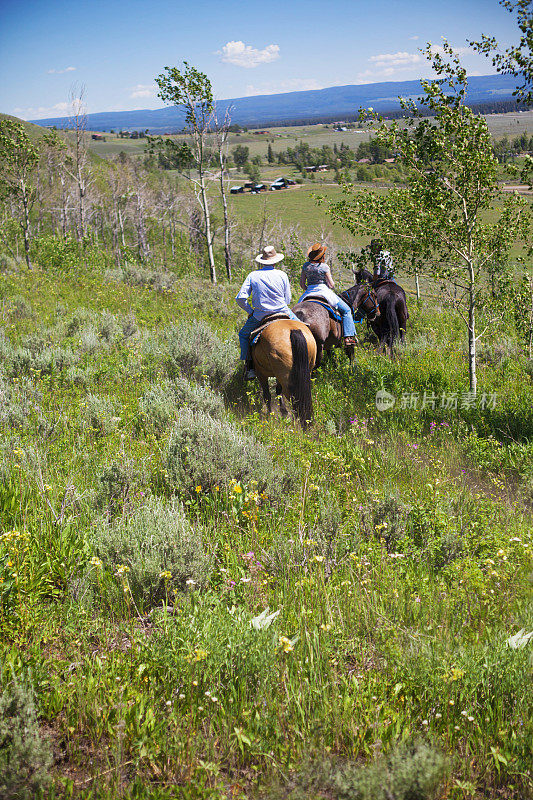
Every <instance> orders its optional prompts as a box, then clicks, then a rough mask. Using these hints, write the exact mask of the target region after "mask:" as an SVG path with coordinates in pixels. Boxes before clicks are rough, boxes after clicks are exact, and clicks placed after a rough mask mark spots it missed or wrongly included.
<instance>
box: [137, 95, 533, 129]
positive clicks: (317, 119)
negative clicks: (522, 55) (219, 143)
mask: <svg viewBox="0 0 533 800" xmlns="http://www.w3.org/2000/svg"><path fill="white" fill-rule="evenodd" d="M470 108H471V109H472V110H473V111H475V112H477V113H478V114H508V113H510V112H512V111H515V112H516V111H529V110H531V109H532V108H533V106H531V105H525V104H524V103H517V102H516V100H491V101H487V102H484V103H472V104H470ZM419 111H420V114H421V115H422V116H431V113H430V112H429V111H428V110H427V109H424V108H420V109H419ZM379 113H380V114H381V115H382V116H383V117H384V118H386V119H402V118H404V117H407V116H408V115H407V114H406V112H405V111H404V110H403V109H401V108H398V109H381V110H379ZM340 116H342V121H343V122H348V123H353V122H357V121H358V120H359V109H357V110H355V111H354V112H353V113H351V114H345V113H339V112H337V113H336V114H326V115H324V114H317V115H307V116H305V117H295V118H294V119H289V120H287V119H272V120H267V121H266V122H264V121H261V124H260V127H261V128H292V127H296V126H302V125H318V124H320V123H322V124H325V125H331V124H332V123H335V122H339V117H340ZM254 127H255V126H254V124H253V120H250V121H249V122H248V127H245V126H243V127H241V126H239V125H237V124H235V125H234V126H232V128H233V130H234V131H236V132H239V131H247V130H248V129H249V128H254ZM150 132H151V133H158V134H161V133H166V134H169V135H176V134H182V133H184V132H185V131H184V129H183V128H173V129H172V130H170V129H168V128H163V127H162V128H150Z"/></svg>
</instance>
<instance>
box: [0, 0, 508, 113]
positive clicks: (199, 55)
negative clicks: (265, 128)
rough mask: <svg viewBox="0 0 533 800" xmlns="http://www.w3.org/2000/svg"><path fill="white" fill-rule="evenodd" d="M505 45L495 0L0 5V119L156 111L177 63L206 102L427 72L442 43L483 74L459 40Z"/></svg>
mask: <svg viewBox="0 0 533 800" xmlns="http://www.w3.org/2000/svg"><path fill="white" fill-rule="evenodd" d="M482 32H484V33H490V34H491V35H493V36H496V37H497V38H498V40H499V41H500V42H501V43H502V44H509V43H511V42H513V41H515V40H516V38H517V37H516V26H515V23H514V20H513V17H512V16H511V15H510V14H509V13H508V12H507V11H505V9H502V8H501V7H500V6H499V4H498V2H497V0H446V2H442V0H411V1H409V2H401V1H400V0H366V2H362V0H329V2H328V0H321V2H317V0H305V1H304V0H261V1H260V2H259V1H258V0H248V2H243V0H239V1H237V0H224V2H222V1H221V0H189V2H186V3H185V2H182V0H151V2H149V1H148V0H127V2H126V0H106V1H105V2H104V1H103V0H92V2H91V1H90V0H81V2H79V3H77V2H72V0H68V2H67V1H66V0H24V2H21V0H0V64H1V66H0V70H1V78H2V80H1V81H0V110H1V111H4V112H6V113H10V114H15V115H17V116H20V117H23V118H25V119H38V118H45V117H51V116H66V115H68V112H69V107H68V95H69V90H70V87H71V86H72V84H73V83H74V82H78V83H79V84H84V85H85V87H86V102H87V110H88V111H90V112H96V111H121V110H128V109H138V108H158V107H160V106H161V105H162V103H161V101H160V100H158V99H157V97H156V90H155V87H154V82H153V79H154V76H155V75H157V74H158V73H160V72H162V70H163V69H164V67H165V66H167V65H170V66H173V65H178V64H180V63H181V62H182V61H183V60H187V61H189V62H190V63H192V64H194V65H195V66H196V67H198V68H199V69H201V70H203V71H204V72H206V73H207V74H208V75H209V77H210V78H211V81H212V83H213V88H214V91H215V95H216V97H217V98H219V99H222V98H228V97H242V96H244V95H257V94H269V93H274V92H285V91H297V90H301V89H320V88H323V87H326V86H334V85H344V84H352V83H375V82H377V81H383V80H392V81H396V80H412V79H415V78H418V77H421V76H423V75H427V74H429V73H428V68H427V66H426V63H425V60H424V58H423V57H422V56H421V54H420V53H419V52H418V48H419V47H422V46H423V45H424V44H425V43H426V42H427V41H431V42H432V43H434V44H438V43H440V41H441V37H443V36H444V37H446V38H447V39H448V40H449V41H450V42H451V43H452V44H453V45H454V46H456V47H457V48H461V53H462V58H463V61H464V64H465V65H466V66H467V68H468V70H469V72H470V74H476V75H487V74H489V73H491V72H493V69H492V66H491V64H490V61H488V60H487V59H486V58H484V57H482V56H479V55H477V54H474V53H472V52H471V51H470V50H469V49H468V48H467V46H466V40H467V39H471V38H478V37H479V35H480V34H481V33H482Z"/></svg>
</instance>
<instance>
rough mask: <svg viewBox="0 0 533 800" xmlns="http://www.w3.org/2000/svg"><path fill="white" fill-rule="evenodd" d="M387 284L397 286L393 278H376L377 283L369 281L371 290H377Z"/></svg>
mask: <svg viewBox="0 0 533 800" xmlns="http://www.w3.org/2000/svg"><path fill="white" fill-rule="evenodd" d="M388 283H392V284H393V286H398V284H397V283H396V281H395V280H394V278H378V280H377V281H370V286H371V287H372V288H373V289H378V288H379V287H380V286H386V285H387V284H388Z"/></svg>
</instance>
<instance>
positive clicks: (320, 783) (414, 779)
mask: <svg viewBox="0 0 533 800" xmlns="http://www.w3.org/2000/svg"><path fill="white" fill-rule="evenodd" d="M446 770H447V765H446V761H445V759H444V757H443V756H442V755H441V754H440V753H439V752H438V751H437V750H435V749H434V748H433V747H432V746H431V745H429V744H427V743H425V742H422V741H419V742H415V743H413V744H407V745H405V744H403V745H399V746H397V747H396V748H395V749H394V750H393V751H392V753H391V754H389V755H388V756H387V757H382V758H380V759H379V760H377V761H376V762H374V763H372V764H369V765H368V766H361V765H360V764H355V763H353V762H344V763H343V762H340V761H334V760H325V759H324V760H321V761H319V762H315V763H313V764H310V765H307V766H306V767H304V768H303V769H302V770H301V771H300V773H299V775H298V776H297V777H296V779H294V780H293V781H291V784H290V785H289V787H284V788H283V796H284V797H287V798H289V799H290V800H300V798H302V800H303V799H304V798H307V797H309V796H313V797H315V796H323V795H326V796H328V797H335V798H336V800H430V798H433V797H436V793H437V790H438V788H439V784H440V783H441V781H442V780H443V779H444V777H445V775H446ZM287 790H288V791H287Z"/></svg>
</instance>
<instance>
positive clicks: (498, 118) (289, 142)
mask: <svg viewBox="0 0 533 800" xmlns="http://www.w3.org/2000/svg"><path fill="white" fill-rule="evenodd" d="M486 119H487V123H488V126H489V130H490V132H491V134H492V136H494V138H495V139H501V138H502V137H503V136H518V135H519V134H521V133H524V132H525V133H529V134H530V135H531V134H533V111H524V112H522V113H518V112H510V113H508V114H489V115H487V117H486ZM268 131H269V134H270V135H257V134H254V133H253V131H248V132H245V133H240V134H231V136H230V148H232V147H235V146H236V145H238V144H242V145H245V146H246V147H248V148H249V149H250V156H254V155H260V156H261V157H262V158H266V154H267V150H268V145H269V144H270V145H271V146H272V149H273V150H274V152H275V153H276V152H279V151H281V150H286V149H287V148H288V147H295V146H296V145H297V144H298V143H299V142H302V141H303V142H306V143H307V144H309V146H310V147H322V146H323V145H329V146H330V147H333V145H334V144H336V145H337V146H340V145H341V144H342V143H344V144H346V145H348V146H349V147H351V148H357V146H358V145H359V144H360V143H361V142H363V141H368V139H369V137H370V134H369V131H368V130H359V129H357V128H349V129H348V130H347V131H340V132H337V131H334V130H333V127H332V125H331V124H329V125H323V124H318V125H305V126H302V125H300V126H294V127H284V128H269V129H268ZM104 135H105V136H106V141H105V142H94V141H92V140H90V141H89V147H90V149H91V150H93V151H94V152H95V153H98V154H99V155H102V156H108V155H111V154H114V153H117V152H120V150H124V151H125V152H128V153H130V154H134V153H139V154H140V153H141V152H142V151H143V149H144V144H145V141H144V140H143V139H120V138H119V137H118V136H117V135H116V134H110V133H105V134H104ZM121 145H123V146H121Z"/></svg>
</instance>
